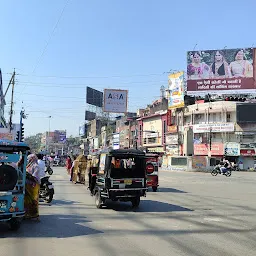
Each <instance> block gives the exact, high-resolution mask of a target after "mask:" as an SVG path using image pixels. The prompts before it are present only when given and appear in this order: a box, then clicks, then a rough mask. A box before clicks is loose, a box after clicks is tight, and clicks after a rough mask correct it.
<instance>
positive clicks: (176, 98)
mask: <svg viewBox="0 0 256 256" xmlns="http://www.w3.org/2000/svg"><path fill="white" fill-rule="evenodd" d="M168 84H169V86H168V89H169V96H168V108H169V109H174V108H182V107H184V72H178V73H175V74H171V75H169V76H168Z"/></svg>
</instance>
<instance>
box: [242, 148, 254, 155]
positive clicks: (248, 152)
mask: <svg viewBox="0 0 256 256" xmlns="http://www.w3.org/2000/svg"><path fill="white" fill-rule="evenodd" d="M240 155H241V156H255V155H256V154H255V149H252V148H251V149H249V148H248V149H240Z"/></svg>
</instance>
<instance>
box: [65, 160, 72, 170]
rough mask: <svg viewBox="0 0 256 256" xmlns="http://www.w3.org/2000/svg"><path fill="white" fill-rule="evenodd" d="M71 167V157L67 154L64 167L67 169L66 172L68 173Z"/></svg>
mask: <svg viewBox="0 0 256 256" xmlns="http://www.w3.org/2000/svg"><path fill="white" fill-rule="evenodd" d="M71 167H72V162H71V157H70V156H68V157H67V160H66V169H67V173H68V174H70V169H71Z"/></svg>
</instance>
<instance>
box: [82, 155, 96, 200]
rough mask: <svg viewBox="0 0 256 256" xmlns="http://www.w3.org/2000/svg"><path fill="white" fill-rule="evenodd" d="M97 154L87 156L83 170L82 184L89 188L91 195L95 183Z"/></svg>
mask: <svg viewBox="0 0 256 256" xmlns="http://www.w3.org/2000/svg"><path fill="white" fill-rule="evenodd" d="M98 163H99V159H98V154H93V155H88V156H87V167H86V172H85V180H84V184H85V186H87V188H88V189H89V190H90V192H91V195H93V190H94V187H95V184H96V178H97V173H98Z"/></svg>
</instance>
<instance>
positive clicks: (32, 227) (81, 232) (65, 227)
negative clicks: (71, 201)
mask: <svg viewBox="0 0 256 256" xmlns="http://www.w3.org/2000/svg"><path fill="white" fill-rule="evenodd" d="M40 220H41V221H40V222H36V221H33V220H29V221H28V220H26V221H23V222H22V225H21V228H20V229H19V230H18V231H15V232H14V231H9V228H8V226H7V225H6V224H4V223H0V238H7V237H8V238H9V237H19V238H46V237H48V238H69V237H78V236H87V235H95V234H99V233H103V232H102V231H99V230H96V229H92V228H89V227H86V225H85V223H88V222H90V221H88V220H86V217H83V216H73V215H42V216H40Z"/></svg>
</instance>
